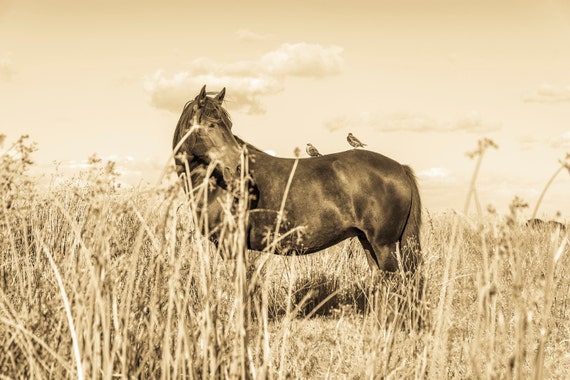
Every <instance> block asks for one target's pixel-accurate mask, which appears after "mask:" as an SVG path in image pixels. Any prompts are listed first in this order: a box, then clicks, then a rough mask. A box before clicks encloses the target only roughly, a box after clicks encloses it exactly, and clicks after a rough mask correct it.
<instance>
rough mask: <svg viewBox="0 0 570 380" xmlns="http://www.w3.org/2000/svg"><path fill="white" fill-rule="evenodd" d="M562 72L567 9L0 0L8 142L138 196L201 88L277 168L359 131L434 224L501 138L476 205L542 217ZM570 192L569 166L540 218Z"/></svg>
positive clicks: (568, 61)
mask: <svg viewBox="0 0 570 380" xmlns="http://www.w3.org/2000/svg"><path fill="white" fill-rule="evenodd" d="M569 68H570V2H569V1H567V0H517V1H514V0H505V1H487V0H482V1H466V0H434V1H421V0H389V1H363V0H354V1H350V2H348V1H341V0H328V1H325V0H316V1H315V0H304V1H299V0H289V1H286V2H285V1H271V0H269V1H267V0H266V1H262V0H256V1H254V0H244V1H240V2H232V1H227V0H218V1H212V2H204V1H190V0H188V1H182V0H176V1H148V0H138V1H134V0H123V1H110V0H102V1H96V2H87V1H72V0H0V134H5V135H7V139H6V140H7V141H14V140H16V139H17V138H18V137H19V136H20V135H22V134H29V135H30V138H31V139H32V140H33V141H35V142H36V143H37V144H38V148H39V149H38V151H37V152H36V153H35V154H34V156H33V157H34V159H35V161H36V170H39V171H40V172H43V173H47V172H49V171H50V170H52V168H53V167H54V162H57V163H58V167H59V168H60V170H61V169H62V168H63V169H64V170H67V169H69V170H73V169H76V168H80V167H82V166H84V163H85V161H86V160H87V158H88V157H89V156H91V155H92V154H97V155H98V156H99V157H101V158H104V159H110V160H114V161H116V162H117V164H118V166H119V169H120V171H121V172H122V173H123V179H124V181H125V182H126V183H130V184H133V185H137V184H150V185H152V184H154V183H155V182H156V180H157V179H158V176H159V173H160V172H161V170H162V168H163V167H164V166H165V165H166V164H168V163H169V160H168V158H169V154H170V148H171V142H172V134H173V132H174V128H175V126H176V123H177V121H178V118H179V116H180V112H181V109H182V106H183V105H184V103H185V102H186V101H188V100H190V99H191V98H193V97H194V96H195V95H196V94H197V93H198V92H199V91H200V88H201V87H202V86H203V85H204V84H206V85H207V90H208V91H219V90H221V89H222V88H223V87H225V88H226V104H225V106H226V108H227V109H228V111H229V112H230V115H231V117H232V119H233V125H234V127H233V131H234V133H235V134H236V135H238V136H240V137H241V138H242V139H244V140H246V141H248V142H250V143H252V144H254V145H256V146H258V147H259V148H262V149H264V150H267V151H272V152H275V154H277V155H278V156H282V157H293V152H294V148H295V147H297V146H298V147H300V148H302V150H303V155H304V147H305V145H306V144H307V143H308V142H311V143H312V144H313V145H315V146H316V147H317V148H318V149H319V150H320V152H321V153H323V154H327V153H332V152H338V151H343V150H347V149H350V146H349V145H348V144H347V142H346V135H347V134H348V132H352V133H353V134H354V135H355V136H357V137H358V138H360V139H361V140H362V141H363V142H365V143H366V144H368V146H367V149H370V150H373V151H376V152H380V153H382V154H384V155H387V156H389V157H391V158H393V159H395V160H397V161H399V162H400V163H403V164H407V165H410V166H411V167H412V168H413V169H414V170H415V172H416V175H417V177H418V181H419V185H420V191H421V194H422V199H423V204H424V206H425V208H426V209H427V210H429V211H430V212H433V213H437V212H446V211H448V210H457V211H460V212H462V211H463V209H464V205H465V200H466V196H467V192H468V189H469V183H470V181H471V177H472V175H473V173H474V168H475V164H476V160H475V159H470V158H469V157H468V156H467V155H466V153H467V152H470V151H473V150H475V149H476V148H477V143H478V141H479V140H481V139H483V138H490V139H492V140H493V141H494V142H495V143H496V144H497V145H498V148H497V149H494V148H490V149H488V150H487V151H486V152H485V155H484V157H483V161H482V165H481V168H480V171H479V175H478V178H477V195H478V197H479V200H480V202H481V204H482V207H483V208H486V206H487V205H489V204H490V205H493V207H495V208H496V209H497V210H499V211H504V210H506V209H507V208H508V205H509V203H510V202H511V201H512V199H513V198H514V197H515V196H518V197H520V198H522V199H523V200H524V201H526V202H528V203H529V206H530V207H529V210H530V211H532V209H533V208H534V206H535V205H536V203H537V200H538V197H539V195H540V193H541V192H542V190H543V189H544V187H545V186H546V184H547V182H548V180H549V179H550V177H551V176H552V175H553V174H554V173H555V171H556V170H557V169H558V167H559V166H560V164H559V160H560V159H564V157H565V156H566V153H567V152H570V70H569ZM6 144H8V143H7V142H5V143H4V145H5V146H6ZM38 168H39V169H38ZM569 193H570V173H568V171H563V172H561V173H560V174H559V175H558V176H557V177H556V179H555V180H554V182H553V183H552V185H551V187H550V188H549V189H548V192H547V193H546V195H545V197H544V200H543V202H542V204H541V207H540V210H539V213H540V214H544V215H547V216H548V215H550V216H555V215H556V213H557V212H559V213H560V214H561V216H559V218H560V219H562V220H564V219H570V218H569V217H568V215H570V197H569V196H568V194H569ZM473 211H474V209H473V208H471V209H470V212H473Z"/></svg>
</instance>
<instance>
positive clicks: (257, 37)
mask: <svg viewBox="0 0 570 380" xmlns="http://www.w3.org/2000/svg"><path fill="white" fill-rule="evenodd" d="M236 35H237V37H238V38H239V39H240V40H242V41H246V42H254V41H263V40H268V39H270V38H271V37H273V35H271V34H260V33H256V32H253V31H251V30H249V29H240V30H238V31H237V32H236Z"/></svg>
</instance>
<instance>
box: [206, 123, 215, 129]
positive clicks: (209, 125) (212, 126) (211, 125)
mask: <svg viewBox="0 0 570 380" xmlns="http://www.w3.org/2000/svg"><path fill="white" fill-rule="evenodd" d="M215 126H216V124H214V123H210V124H208V128H214V127H215Z"/></svg>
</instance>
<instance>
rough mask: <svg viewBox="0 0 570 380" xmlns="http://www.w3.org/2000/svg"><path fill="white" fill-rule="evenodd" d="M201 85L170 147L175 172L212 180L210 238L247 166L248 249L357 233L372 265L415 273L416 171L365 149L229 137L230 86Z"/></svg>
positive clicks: (327, 241)
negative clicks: (310, 152)
mask: <svg viewBox="0 0 570 380" xmlns="http://www.w3.org/2000/svg"><path fill="white" fill-rule="evenodd" d="M205 87H206V86H204V87H203V88H202V91H201V92H200V93H199V94H198V96H196V98H195V99H194V100H192V101H190V102H188V103H187V104H186V105H185V106H184V109H183V111H182V115H181V117H180V120H179V121H178V125H177V126H176V131H175V133H174V141H173V148H174V150H175V151H176V152H175V153H176V156H175V157H176V164H177V171H178V174H179V175H180V176H185V173H188V172H189V173H190V181H189V182H190V184H189V185H190V186H191V188H192V189H196V188H198V187H199V186H200V184H204V183H208V190H207V201H203V202H202V203H200V205H201V206H200V208H201V209H202V210H201V211H202V212H201V213H200V215H201V216H200V217H204V214H206V215H207V222H208V223H207V225H208V226H209V229H210V231H213V232H210V233H209V237H210V239H211V240H214V241H216V240H217V239H218V238H219V234H216V233H215V231H216V227H219V225H220V224H221V223H223V220H224V217H225V215H227V207H226V208H224V206H223V202H221V201H220V200H221V199H222V198H224V197H227V195H228V194H232V192H233V190H232V189H234V188H235V187H236V186H237V185H236V183H237V182H238V180H239V178H240V174H241V177H242V178H243V173H241V170H243V169H242V167H243V166H246V167H247V168H246V170H247V174H248V178H249V182H248V188H249V192H250V195H251V199H250V201H249V207H248V211H249V214H248V223H247V227H246V239H247V241H246V246H247V248H249V249H252V250H258V251H264V250H265V251H270V252H274V253H278V254H307V253H312V252H316V251H319V250H323V249H325V248H327V247H330V246H332V245H334V244H336V243H338V242H340V241H342V240H344V239H347V238H350V237H353V236H356V237H358V239H359V240H360V242H361V244H362V246H363V247H364V250H365V251H366V254H367V258H368V261H369V263H370V264H371V265H374V266H377V267H378V268H380V269H382V270H388V271H394V270H396V269H397V268H398V267H399V266H400V265H401V266H402V267H403V268H404V269H405V270H406V271H414V270H415V268H416V266H417V263H418V260H419V257H420V255H419V252H420V241H419V233H420V224H421V203H420V196H419V192H418V187H417V184H416V179H415V177H414V174H413V172H412V169H411V168H409V167H408V166H405V165H401V164H399V163H398V162H396V161H394V160H392V159H390V158H388V157H385V156H383V155H381V154H378V153H374V152H371V151H367V150H361V149H357V150H350V151H346V152H341V153H334V154H329V155H324V156H322V157H317V158H306V159H288V158H278V157H273V156H271V155H269V154H266V153H264V152H263V151H261V150H260V149H257V148H255V147H253V146H252V145H250V144H248V143H246V142H244V141H243V140H241V139H239V138H238V137H236V136H234V135H233V133H232V130H231V128H232V123H231V120H230V117H229V115H228V113H227V112H226V110H225V109H224V108H223V107H222V102H223V99H224V95H225V89H223V90H222V91H221V92H220V93H218V94H217V95H215V96H214V97H209V96H207V94H206V89H205ZM244 152H245V153H244ZM244 160H247V161H244ZM244 162H246V165H243V163H244ZM205 178H206V180H204V179H205ZM203 210H207V212H206V213H204V212H203ZM274 232H277V233H274ZM276 237H278V239H276ZM276 241H278V244H277V243H275V242H276ZM398 245H399V247H400V250H399V252H400V255H398V254H397V252H398V248H397V247H398Z"/></svg>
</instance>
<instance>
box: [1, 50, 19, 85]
mask: <svg viewBox="0 0 570 380" xmlns="http://www.w3.org/2000/svg"><path fill="white" fill-rule="evenodd" d="M15 75H16V69H15V68H14V64H13V63H12V54H10V53H7V54H4V55H2V56H0V81H10V80H12V78H14V76H15Z"/></svg>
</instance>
